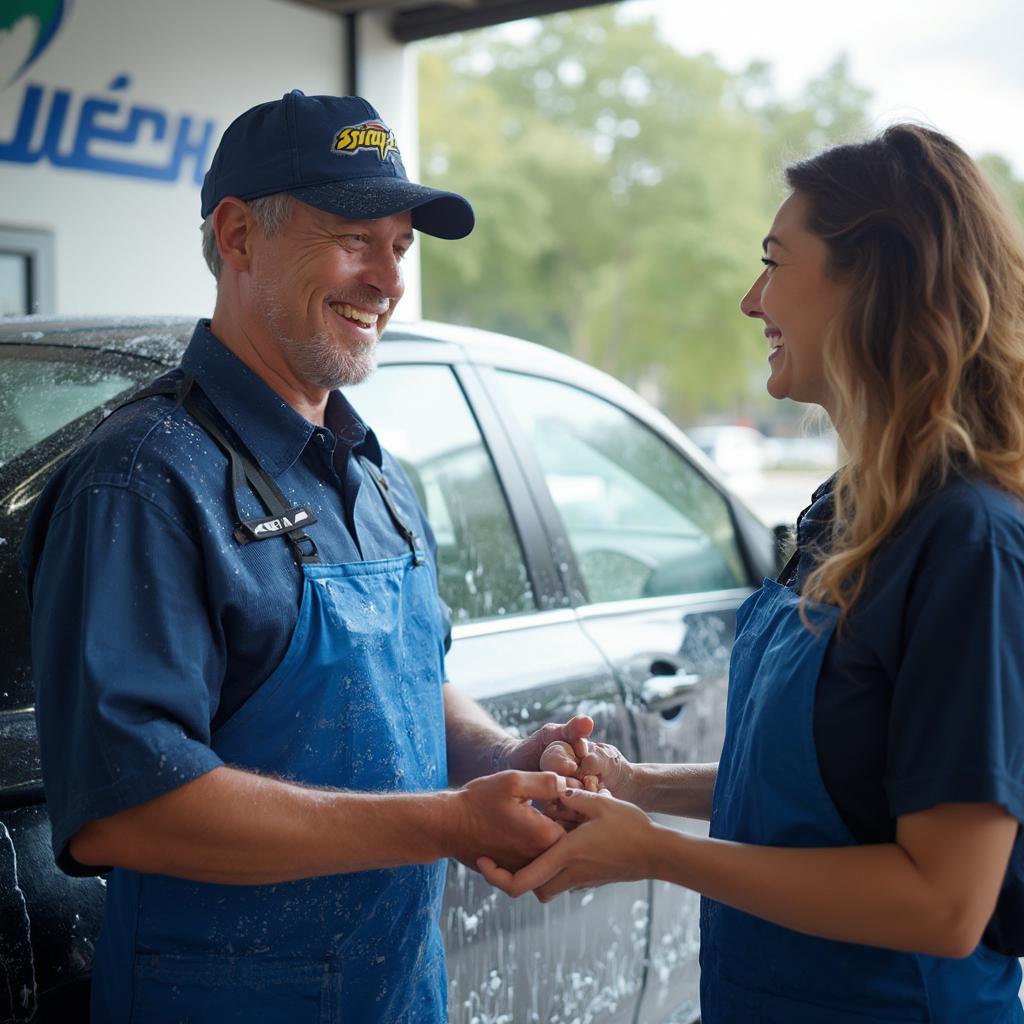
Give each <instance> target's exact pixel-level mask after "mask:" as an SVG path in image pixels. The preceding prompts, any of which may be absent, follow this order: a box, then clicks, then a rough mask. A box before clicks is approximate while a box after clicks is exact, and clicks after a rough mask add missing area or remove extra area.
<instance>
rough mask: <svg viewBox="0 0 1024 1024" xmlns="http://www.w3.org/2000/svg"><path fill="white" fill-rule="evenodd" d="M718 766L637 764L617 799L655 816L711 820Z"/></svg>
mask: <svg viewBox="0 0 1024 1024" xmlns="http://www.w3.org/2000/svg"><path fill="white" fill-rule="evenodd" d="M717 777H718V764H717V763H714V764H634V765H631V766H630V778H629V780H628V781H627V782H626V783H625V785H623V786H622V787H621V789H620V790H619V791H618V792H616V791H614V790H613V792H614V794H615V796H617V797H619V798H620V799H622V800H628V801H629V802H630V803H634V804H636V805H637V806H638V807H642V808H643V809H644V810H645V811H648V812H649V813H652V814H673V815H676V816H677V817H680V818H699V819H701V820H703V821H709V820H710V819H711V801H712V797H713V796H714V793H715V779H716V778H717Z"/></svg>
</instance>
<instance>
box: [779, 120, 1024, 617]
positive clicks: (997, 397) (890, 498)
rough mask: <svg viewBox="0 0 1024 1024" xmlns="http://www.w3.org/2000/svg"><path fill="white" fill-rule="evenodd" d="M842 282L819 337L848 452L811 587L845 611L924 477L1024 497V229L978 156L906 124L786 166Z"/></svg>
mask: <svg viewBox="0 0 1024 1024" xmlns="http://www.w3.org/2000/svg"><path fill="white" fill-rule="evenodd" d="M786 181H787V183H788V184H789V185H790V187H791V188H792V189H793V190H794V191H796V192H799V193H800V194H801V195H803V196H804V197H806V199H807V200H808V201H809V209H810V213H809V215H808V223H807V225H806V226H807V228H808V229H809V230H810V231H811V232H812V233H814V234H815V235H817V236H819V237H820V238H821V239H823V240H824V242H825V243H826V245H827V248H828V265H827V269H828V272H829V273H830V274H831V275H832V276H833V277H835V278H836V279H838V280H840V281H843V282H845V283H846V284H847V285H848V293H847V299H846V301H845V302H844V304H843V308H842V309H841V311H840V313H839V314H838V315H837V316H836V318H835V319H834V320H833V322H832V324H831V325H830V328H829V331H828V334H827V337H826V338H825V339H824V364H825V374H826V379H827V382H828V386H829V388H830V391H831V397H832V402H833V407H832V413H833V415H834V417H835V422H836V426H837V427H838V429H839V430H840V433H841V435H842V437H843V440H844V443H845V445H846V449H847V452H848V455H849V459H848V461H847V462H846V464H845V465H844V466H843V467H842V468H841V469H840V471H839V473H838V475H837V479H836V485H835V520H834V526H833V534H832V545H831V548H830V551H829V554H828V555H827V556H826V557H824V558H823V560H822V561H821V562H820V563H819V564H818V565H817V566H816V567H815V569H814V570H813V571H812V572H811V574H810V575H809V577H808V579H807V582H806V584H805V586H804V589H803V597H802V607H801V612H802V614H803V615H804V617H805V621H806V604H807V602H808V601H824V602H827V603H829V604H833V605H837V606H838V607H839V609H840V622H842V621H843V620H844V619H845V618H846V616H847V614H848V613H849V610H850V608H851V607H852V605H853V604H854V602H855V601H856V600H857V598H858V596H859V595H860V593H861V591H862V589H863V587H864V583H865V577H866V573H867V570H868V564H869V562H870V559H871V557H872V555H873V554H874V553H875V552H876V551H877V550H878V548H879V546H880V545H881V544H882V543H883V541H885V539H886V538H887V537H888V536H889V535H890V534H891V533H892V532H893V530H894V529H895V528H896V527H897V525H898V524H899V522H900V520H901V519H902V518H903V517H904V516H905V515H906V513H907V512H908V510H909V509H910V507H911V506H912V505H913V504H914V502H915V500H916V499H917V498H918V497H919V496H920V495H921V494H922V492H923V491H924V490H926V489H927V488H930V487H933V486H936V485H941V484H942V483H943V482H945V481H946V480H947V479H948V478H949V477H950V476H951V475H954V474H959V475H965V474H966V475H981V476H983V477H985V478H987V479H988V480H989V481H991V482H992V483H993V484H995V485H996V486H998V487H1001V488H1002V489H1004V490H1006V491H1009V492H1011V493H1012V494H1015V495H1018V496H1019V497H1021V498H1022V499H1024V237H1022V234H1021V231H1020V228H1019V226H1018V225H1017V223H1016V222H1015V220H1014V219H1013V218H1012V217H1011V216H1010V215H1009V214H1008V213H1007V211H1006V210H1005V208H1004V207H1003V205H1002V203H1001V201H1000V199H999V197H998V196H997V194H996V193H995V191H994V190H993V188H992V186H991V185H990V184H989V183H988V181H987V180H986V178H985V177H984V175H983V173H982V172H981V170H980V169H979V168H978V166H977V164H975V163H974V161H973V160H972V159H971V158H970V157H969V156H968V155H967V154H966V153H965V152H964V151H963V150H962V149H960V147H959V146H957V145H956V144H955V143H954V142H952V141H951V140H950V139H948V138H946V137H945V136H944V135H941V134H940V133H938V132H936V131H932V130H930V129H928V128H923V127H920V126H917V125H912V124H899V125H894V126H893V127H891V128H888V129H887V130H886V131H884V132H882V134H881V135H879V136H878V137H876V138H874V139H872V140H870V141H868V142H864V143H861V144H857V145H846V146H837V147H835V148H833V149H829V150H826V151H825V152H823V153H820V154H818V155H817V156H814V157H811V158H809V159H807V160H803V161H801V162H799V163H796V164H794V165H793V166H791V167H789V168H787V170H786Z"/></svg>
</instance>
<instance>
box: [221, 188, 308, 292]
mask: <svg viewBox="0 0 1024 1024" xmlns="http://www.w3.org/2000/svg"><path fill="white" fill-rule="evenodd" d="M294 203H295V200H294V199H293V198H292V197H291V196H290V195H288V193H287V192H275V193H274V194H273V195H270V196H261V197H260V198H259V199H250V200H249V202H248V203H247V204H246V205H247V206H248V207H249V211H250V212H251V213H252V216H253V220H255V221H256V224H257V226H258V227H259V229H260V231H262V232H263V237H264V238H273V237H274V235H279V234H280V233H281V232H282V231H283V230H284V229H285V225H286V224H287V223H288V221H290V220H291V217H292V206H293V204H294ZM201 230H202V232H203V259H204V260H206V265H207V266H208V267H209V268H210V273H211V274H213V276H214V277H215V278H216V279H217V281H220V268H221V265H222V264H221V258H220V251H219V250H218V249H217V233H216V232H215V231H214V230H213V214H212V213H211V214H210V216H209V217H207V218H206V220H204V221H203V225H202V228H201Z"/></svg>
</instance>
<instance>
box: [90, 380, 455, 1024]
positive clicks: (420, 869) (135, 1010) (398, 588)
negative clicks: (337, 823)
mask: <svg viewBox="0 0 1024 1024" xmlns="http://www.w3.org/2000/svg"><path fill="white" fill-rule="evenodd" d="M185 392H186V395H187V394H188V388H187V387H186V388H185ZM148 393H153V392H152V391H150V392H148ZM161 393H162V392H161ZM185 404H186V407H187V408H189V411H190V412H191V413H192V414H193V416H195V418H196V419H199V420H200V422H201V423H202V425H203V426H204V427H205V428H206V429H207V430H208V431H209V432H210V433H211V434H213V435H214V437H215V439H216V440H217V441H218V443H219V444H221V446H222V447H224V446H225V445H229V446H230V442H228V441H227V439H226V438H225V437H224V435H223V434H222V433H220V430H219V428H218V426H217V424H215V423H213V422H212V421H211V420H210V419H209V417H207V416H205V415H204V413H205V410H202V408H201V407H197V406H195V403H194V401H193V402H192V403H191V405H190V403H189V401H187V400H186V403H185ZM228 454H229V458H230V459H231V463H232V472H233V477H234V483H236V484H237V483H239V482H240V481H241V480H242V478H243V477H244V478H245V479H247V480H248V479H249V477H250V473H254V474H258V473H259V472H260V471H259V469H258V467H255V465H254V464H253V463H252V462H251V461H249V460H248V458H247V457H246V456H245V455H244V453H240V452H239V451H237V450H236V449H232V450H231V451H229V453H228ZM363 466H364V469H365V470H366V472H367V473H368V474H370V476H371V479H372V480H373V481H374V483H375V484H376V485H377V487H378V489H379V490H380V492H381V497H382V498H383V500H384V501H385V502H386V504H387V505H388V509H389V512H390V514H391V516H392V518H393V519H394V521H395V524H396V526H397V527H398V529H399V532H401V533H402V536H403V537H404V538H405V540H406V541H407V543H408V546H409V547H410V552H409V553H408V554H406V555H404V556H402V557H398V558H390V559H385V560H382V561H373V562H356V563H349V564H340V565H324V564H320V562H319V559H318V557H317V555H316V548H315V544H314V543H313V542H312V540H311V538H309V537H308V536H306V534H305V533H304V530H302V529H292V530H288V529H286V526H290V525H291V522H292V521H294V520H295V519H296V518H298V519H300V520H301V521H302V523H303V527H305V526H307V525H308V524H309V522H310V521H313V520H312V516H311V515H309V514H308V510H305V509H302V508H301V506H300V507H294V506H286V505H284V504H283V502H284V499H283V496H281V495H280V492H279V491H276V485H275V484H274V483H273V481H272V479H271V478H269V477H265V476H264V477H263V478H262V479H260V480H259V485H258V487H257V486H255V485H254V489H256V490H257V491H258V492H261V493H260V496H261V499H263V500H264V504H268V505H270V506H275V505H278V506H280V507H276V508H275V507H268V512H269V513H270V515H268V516H267V517H266V518H265V519H263V520H247V521H245V520H243V521H241V523H240V525H239V528H238V531H236V536H241V534H244V533H245V532H246V530H248V533H249V534H252V536H251V537H250V538H249V539H259V538H262V537H263V536H265V535H266V534H267V533H268V531H269V534H270V536H271V537H279V538H282V539H283V540H286V541H288V543H289V544H291V545H292V547H293V550H294V551H295V553H296V560H297V561H298V562H299V563H300V566H301V571H302V574H303V577H304V580H303V589H302V601H301V605H300V608H299V614H298V620H297V622H296V624H295V629H294V632H293V634H292V637H291V641H290V644H289V647H288V649H287V651H286V653H285V655H284V658H283V659H282V661H281V663H280V664H279V665H278V667H277V669H276V670H275V671H274V672H273V674H272V675H271V676H270V677H269V678H268V679H267V680H266V681H265V682H264V683H263V684H262V686H260V688H259V689H258V690H257V691H256V692H255V694H253V695H252V696H251V697H250V698H249V699H248V700H247V701H246V702H245V704H243V705H242V707H241V708H240V709H239V710H238V711H236V712H235V713H234V714H233V715H232V716H231V717H230V718H229V719H228V720H227V722H226V723H225V724H224V725H222V726H221V727H220V728H219V729H217V730H216V731H215V732H214V734H213V739H212V747H213V749H214V750H215V751H216V752H217V753H218V754H219V755H220V756H221V757H222V758H223V759H224V761H225V763H227V764H229V765H232V766H234V767H238V768H243V769H248V770H251V771H254V772H258V773H260V774H263V775H268V776H273V777H276V778H282V779H289V780H294V781H296V782H299V783H302V784H303V785H307V786H326V787H331V788H334V789H352V790H359V791H363V792H377V793H385V792H419V791H426V790H436V789H439V788H444V787H445V786H446V785H447V765H446V760H445V737H444V708H443V698H442V694H441V681H442V673H443V658H444V650H443V641H442V638H441V637H440V636H439V631H438V629H437V625H436V621H437V612H436V608H437V590H436V584H435V580H434V574H433V572H432V571H431V569H430V568H429V564H428V563H426V561H425V558H424V556H423V554H422V552H420V551H419V550H418V548H417V544H416V538H415V535H414V534H413V533H412V531H411V530H409V529H408V528H406V527H405V525H404V524H403V523H402V522H401V519H400V516H399V514H398V511H397V508H396V507H395V505H394V502H393V501H392V500H391V499H390V496H389V494H388V492H387V482H386V480H384V479H383V476H382V475H381V474H380V471H379V470H378V469H377V468H376V467H375V466H373V465H372V464H368V463H367V461H365V460H364V461H363ZM250 483H253V481H252V480H250ZM299 511H301V512H305V513H306V515H305V516H296V515H294V513H296V512H299ZM282 515H285V516H287V515H291V519H290V520H289V519H286V520H285V523H284V525H282V523H281V522H280V520H281V517H282ZM260 524H263V525H262V526H261V525H260ZM267 524H269V525H267ZM275 524H276V525H275ZM277 542H278V543H280V542H282V541H281V540H278V541H277ZM325 827H326V823H325ZM445 865H446V862H445V861H440V862H435V863H433V864H422V865H413V866H409V867H401V868H392V869H387V870H376V871H363V872H358V873H353V874H343V875H332V876H328V877H323V878H311V879H306V880H303V881H296V882H287V883H283V884H279V885H258V886H231V885H212V884H206V883H199V882H191V881H186V880H182V879H176V878H169V877H165V876H162V875H153V874H140V873H137V872H134V871H124V870H115V871H114V872H113V873H112V874H111V876H110V879H109V882H108V886H107V912H106V919H105V923H104V927H103V931H102V934H101V936H100V940H99V942H98V944H97V952H96V963H95V968H94V974H93V1015H92V1019H93V1021H94V1022H95V1024H100V1022H105V1021H118V1022H137V1024H163V1022H168V1024H169V1022H175V1024H178V1022H180V1024H185V1022H207V1021H209V1022H215V1024H227V1022H232V1021H238V1022H242V1021H245V1022H259V1024H328V1022H330V1024H347V1022H359V1024H362V1022H367V1024H369V1022H378V1021H379V1022H385V1021H387V1022H396V1024H398V1022H401V1024H439V1022H441V1021H444V1020H446V1016H447V1015H446V1001H447V976H446V971H445V960H444V948H443V945H442V941H441V934H440V927H439V917H440V905H441V898H442V894H443V888H444V878H445Z"/></svg>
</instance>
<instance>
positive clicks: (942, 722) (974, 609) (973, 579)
mask: <svg viewBox="0 0 1024 1024" xmlns="http://www.w3.org/2000/svg"><path fill="white" fill-rule="evenodd" d="M904 630H905V633H904V654H903V657H902V660H901V663H900V665H899V669H898V672H897V675H896V680H895V686H894V691H893V702H892V713H891V717H890V728H889V737H888V763H887V770H886V792H887V795H888V798H889V803H890V808H891V812H892V815H893V817H896V816H898V815H901V814H910V813H913V812H915V811H922V810H926V809H928V808H930V807H934V806H936V805H937V804H941V803H995V804H999V805H1001V806H1002V807H1004V808H1006V810H1007V811H1009V813H1010V814H1012V815H1013V816H1014V817H1015V818H1017V820H1018V821H1024V552H1020V551H1015V550H1010V549H1007V548H1005V547H1002V546H1000V545H999V544H997V543H993V542H981V541H971V542H964V543H960V544H958V545H956V546H946V547H945V550H944V551H943V552H942V558H941V563H938V564H933V565H932V566H931V567H930V568H929V569H928V570H927V571H925V572H923V573H922V574H921V576H920V577H919V579H918V581H917V583H916V584H915V585H914V587H913V588H912V591H911V593H910V595H909V603H908V607H907V613H906V618H905V620H904Z"/></svg>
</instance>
